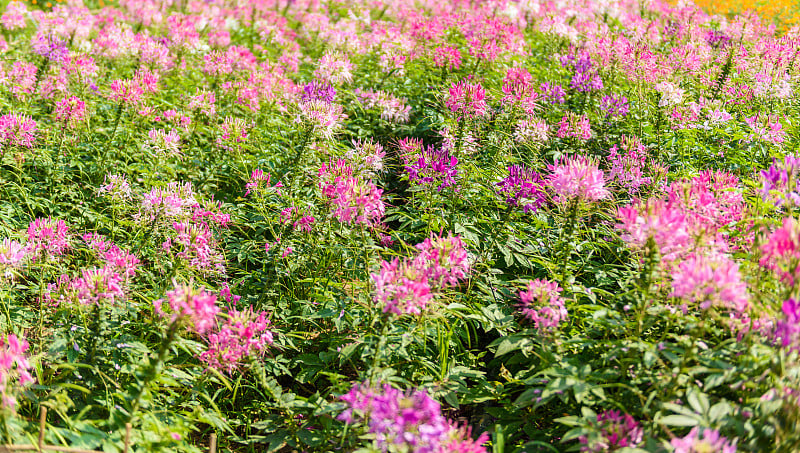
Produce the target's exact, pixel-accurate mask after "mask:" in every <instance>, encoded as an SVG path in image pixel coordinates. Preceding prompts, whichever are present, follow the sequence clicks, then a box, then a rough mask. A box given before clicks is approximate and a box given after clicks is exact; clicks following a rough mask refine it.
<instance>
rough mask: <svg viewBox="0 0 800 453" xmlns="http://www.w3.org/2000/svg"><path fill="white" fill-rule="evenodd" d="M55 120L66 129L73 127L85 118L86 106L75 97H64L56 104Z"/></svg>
mask: <svg viewBox="0 0 800 453" xmlns="http://www.w3.org/2000/svg"><path fill="white" fill-rule="evenodd" d="M55 115H56V120H58V121H60V122H61V123H62V124H64V125H65V126H67V127H75V126H77V125H78V124H80V122H81V121H83V119H84V117H85V116H86V104H85V103H84V102H83V101H82V100H81V99H80V98H78V97H76V96H70V97H65V98H64V99H62V100H60V101H58V102H56V108H55Z"/></svg>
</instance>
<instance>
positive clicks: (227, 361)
mask: <svg viewBox="0 0 800 453" xmlns="http://www.w3.org/2000/svg"><path fill="white" fill-rule="evenodd" d="M206 341H207V343H208V349H207V350H206V351H204V352H203V353H201V354H200V360H202V361H203V362H205V363H206V364H208V366H210V367H213V368H215V369H217V370H220V371H223V372H225V373H227V374H228V375H232V374H233V373H234V372H235V371H236V370H237V369H238V368H239V367H240V366H241V365H242V362H243V360H245V359H246V358H248V357H252V356H256V355H260V354H263V353H264V352H265V351H266V348H267V346H269V345H271V344H272V332H271V331H270V330H269V320H267V313H266V312H259V313H256V312H254V311H253V309H252V308H249V309H247V310H241V311H239V310H235V309H230V310H228V313H227V314H226V316H225V319H224V321H223V323H222V325H221V326H220V327H219V329H218V330H216V331H213V332H211V333H209V334H208V336H207V338H206Z"/></svg>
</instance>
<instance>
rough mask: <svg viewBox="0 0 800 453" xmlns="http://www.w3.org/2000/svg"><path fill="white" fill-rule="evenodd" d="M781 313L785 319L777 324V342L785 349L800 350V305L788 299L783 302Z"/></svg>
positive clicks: (794, 300)
mask: <svg viewBox="0 0 800 453" xmlns="http://www.w3.org/2000/svg"><path fill="white" fill-rule="evenodd" d="M781 311H782V312H783V318H782V319H780V320H778V322H777V323H776V324H775V334H774V336H775V340H778V341H780V344H781V346H783V347H784V348H789V349H792V350H795V351H797V350H800V303H798V301H797V300H796V299H788V300H786V301H784V302H783V305H782V306H781Z"/></svg>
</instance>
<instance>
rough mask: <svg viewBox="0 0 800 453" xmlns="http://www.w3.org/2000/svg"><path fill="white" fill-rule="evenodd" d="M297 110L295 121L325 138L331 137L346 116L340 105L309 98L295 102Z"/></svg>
mask: <svg viewBox="0 0 800 453" xmlns="http://www.w3.org/2000/svg"><path fill="white" fill-rule="evenodd" d="M297 107H298V108H299V112H298V115H297V117H296V118H295V122H296V123H300V124H305V125H307V126H308V127H311V128H312V129H313V130H314V131H315V132H316V133H318V134H319V135H321V136H322V137H323V138H325V139H328V140H330V139H332V138H333V136H334V134H335V133H336V131H337V130H338V129H340V128H341V127H342V122H343V121H344V119H346V118H347V115H346V114H344V113H343V112H344V110H343V108H342V106H341V105H339V104H334V103H330V102H326V101H324V100H319V99H311V100H308V101H303V102H300V103H299V104H297Z"/></svg>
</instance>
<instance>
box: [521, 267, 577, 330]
mask: <svg viewBox="0 0 800 453" xmlns="http://www.w3.org/2000/svg"><path fill="white" fill-rule="evenodd" d="M561 291H562V289H561V287H560V286H558V283H556V282H551V281H547V280H540V279H536V280H531V281H529V282H528V286H527V287H526V289H525V290H524V291H520V293H519V298H520V300H521V303H520V310H521V311H522V315H523V316H525V318H527V319H528V320H529V321H530V322H532V323H533V327H534V328H535V329H536V330H538V331H539V332H540V333H542V334H548V333H552V332H553V331H555V330H557V329H558V326H559V324H561V322H563V321H565V320H566V319H567V309H566V307H565V306H564V298H563V297H561V295H560V294H559V293H560V292H561Z"/></svg>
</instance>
